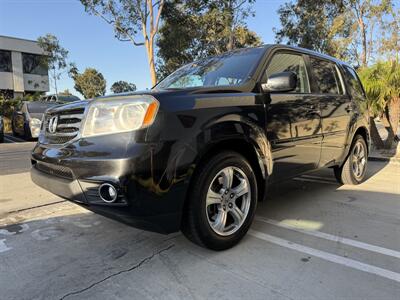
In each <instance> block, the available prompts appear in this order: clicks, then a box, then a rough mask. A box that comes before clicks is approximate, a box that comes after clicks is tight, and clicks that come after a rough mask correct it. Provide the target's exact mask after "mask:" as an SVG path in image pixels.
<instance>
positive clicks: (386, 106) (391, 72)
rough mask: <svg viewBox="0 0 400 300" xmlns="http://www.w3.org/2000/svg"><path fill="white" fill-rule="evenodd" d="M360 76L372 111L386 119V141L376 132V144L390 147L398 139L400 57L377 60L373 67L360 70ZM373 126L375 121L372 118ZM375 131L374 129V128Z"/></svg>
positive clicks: (379, 146)
mask: <svg viewBox="0 0 400 300" xmlns="http://www.w3.org/2000/svg"><path fill="white" fill-rule="evenodd" d="M360 78H361V81H362V83H363V85H364V88H365V91H366V93H367V99H368V104H369V108H370V113H371V114H372V115H374V114H380V113H381V112H383V117H384V118H385V119H386V123H387V124H388V126H387V127H386V129H387V130H388V137H387V139H386V141H385V142H384V143H383V141H382V140H381V139H380V137H379V136H376V134H375V135H374V136H373V138H374V141H373V142H374V144H375V145H376V146H377V147H378V148H381V147H383V146H385V148H390V147H391V146H392V144H393V141H394V140H396V139H397V134H398V133H399V131H398V126H399V118H400V64H399V59H398V58H397V59H396V60H392V61H387V62H377V63H376V64H374V65H372V66H371V67H364V68H362V69H361V70H360ZM372 126H375V123H374V121H373V119H372ZM373 131H374V130H373Z"/></svg>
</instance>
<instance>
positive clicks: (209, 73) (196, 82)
mask: <svg viewBox="0 0 400 300" xmlns="http://www.w3.org/2000/svg"><path fill="white" fill-rule="evenodd" d="M264 51H265V49H264V48H252V49H242V50H240V51H234V52H228V53H224V54H222V55H219V56H214V57H209V58H206V59H203V60H199V61H196V62H193V63H191V64H188V65H185V66H183V67H182V68H180V69H178V70H176V71H175V72H174V73H172V74H171V75H169V76H168V77H167V78H165V79H164V80H163V81H161V82H160V83H159V84H158V85H157V88H159V89H168V88H188V87H196V86H217V85H228V86H231V85H238V84H241V83H243V82H245V81H246V80H247V79H248V78H249V76H250V74H251V72H252V71H253V70H254V69H255V67H256V66H257V64H258V62H259V61H260V59H261V56H262V54H263V53H264Z"/></svg>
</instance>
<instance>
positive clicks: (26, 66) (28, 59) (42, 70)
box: [22, 53, 47, 75]
mask: <svg viewBox="0 0 400 300" xmlns="http://www.w3.org/2000/svg"><path fill="white" fill-rule="evenodd" d="M22 64H23V70H24V73H25V74H35V75H47V67H46V63H45V61H44V60H43V57H42V56H40V55H35V54H27V53H22Z"/></svg>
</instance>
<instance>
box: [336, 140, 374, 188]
mask: <svg viewBox="0 0 400 300" xmlns="http://www.w3.org/2000/svg"><path fill="white" fill-rule="evenodd" d="M360 147H361V148H360ZM360 151H361V152H360ZM367 164H368V148H367V144H366V143H365V140H364V138H363V137H362V136H361V135H356V136H355V137H354V139H353V142H352V144H351V148H350V151H349V154H348V155H347V158H346V161H345V162H344V164H343V165H342V166H341V167H339V166H337V167H335V168H334V169H333V171H334V174H335V177H336V180H337V181H338V182H339V183H341V184H349V185H357V184H360V183H361V182H363V180H364V179H365V174H366V171H367ZM356 165H357V166H358V168H357V167H356Z"/></svg>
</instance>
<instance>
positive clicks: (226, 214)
mask: <svg viewBox="0 0 400 300" xmlns="http://www.w3.org/2000/svg"><path fill="white" fill-rule="evenodd" d="M188 201H189V202H188V205H187V210H186V211H185V215H184V219H183V224H182V231H183V233H184V234H185V236H186V237H187V238H189V239H190V240H191V241H193V242H195V243H196V244H198V245H201V246H205V247H207V248H210V249H214V250H224V249H227V248H230V247H232V246H234V245H235V244H237V243H238V242H239V241H240V240H241V239H242V237H243V236H244V235H245V234H246V232H247V231H248V229H249V227H250V225H251V223H252V220H253V218H254V213H255V209H256V206H257V183H256V177H255V175H254V173H253V171H252V169H251V166H250V164H249V163H248V162H247V160H246V159H245V158H244V157H243V156H242V155H240V154H239V153H236V152H230V151H229V152H228V151H226V152H222V153H220V154H218V155H216V156H214V157H213V158H212V159H210V160H209V161H208V162H207V163H206V164H205V165H204V166H202V168H201V169H200V170H199V172H197V174H196V175H195V177H194V178H193V183H192V185H191V191H190V192H189V199H188Z"/></svg>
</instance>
